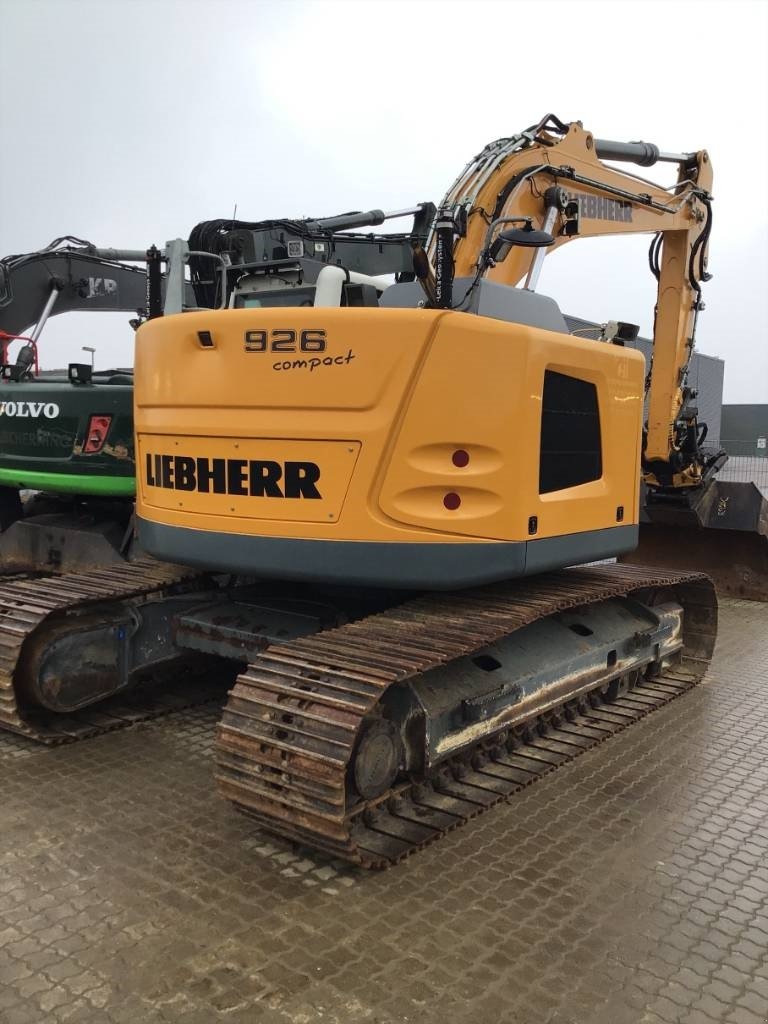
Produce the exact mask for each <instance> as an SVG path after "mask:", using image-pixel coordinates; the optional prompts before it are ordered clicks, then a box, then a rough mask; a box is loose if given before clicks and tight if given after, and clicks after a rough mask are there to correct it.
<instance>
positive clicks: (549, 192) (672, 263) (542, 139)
mask: <svg viewBox="0 0 768 1024" xmlns="http://www.w3.org/2000/svg"><path fill="white" fill-rule="evenodd" d="M604 160H614V161H630V162H634V163H637V164H640V165H641V166H644V167H645V166H650V165H651V164H654V163H656V162H657V161H666V162H672V163H675V164H676V165H677V167H678V175H677V181H676V183H675V184H674V185H673V186H672V187H670V188H664V187H662V186H660V185H655V184H653V183H651V182H649V181H646V180H644V179H642V178H639V177H637V176H636V175H634V174H631V173H628V172H626V171H622V170H618V169H616V168H614V167H611V166H608V165H607V164H606V163H604ZM711 185H712V167H711V163H710V160H709V157H708V154H707V153H706V151H704V150H702V151H699V152H697V153H661V152H659V150H658V148H657V147H656V146H653V145H651V144H649V143H642V142H638V143H617V142H608V141H603V140H600V139H595V138H594V137H593V136H592V135H591V134H590V133H589V132H588V131H585V130H584V128H583V127H582V126H581V124H580V123H578V122H574V123H572V124H569V125H566V124H563V123H562V122H561V121H559V120H558V119H557V118H555V117H553V116H552V115H549V116H548V117H546V118H544V119H543V120H542V121H541V122H540V123H539V124H538V125H537V126H535V127H534V128H531V129H529V130H528V131H526V132H523V133H521V134H520V135H518V136H514V137H512V138H507V139H500V140H498V141H496V142H493V143H491V144H489V145H488V146H486V147H485V148H484V149H483V150H482V152H481V153H479V154H478V155H477V156H476V157H475V158H474V159H473V160H471V161H470V162H469V163H468V164H467V166H466V167H465V168H464V170H463V172H462V173H461V174H460V175H459V177H458V178H457V179H456V181H455V182H454V184H453V185H452V187H451V188H450V189H449V191H448V193H447V194H446V196H445V198H444V199H443V202H442V204H441V207H440V211H439V213H438V217H437V221H436V226H435V230H434V232H433V235H432V237H431V239H430V244H429V247H428V252H429V255H430V257H431V259H432V260H433V261H434V263H435V275H436V284H437V286H438V291H439V293H440V294H438V295H437V301H436V305H439V306H440V305H442V306H449V307H450V306H452V305H453V303H452V296H451V295H450V285H449V286H448V287H449V297H448V300H447V301H446V298H445V294H446V293H445V285H446V284H447V283H448V281H449V279H450V278H451V277H452V276H453V275H454V274H455V276H457V277H460V276H470V277H473V276H474V281H475V282H477V281H478V280H479V278H480V277H481V276H485V277H487V278H488V279H489V280H491V281H495V282H498V283H501V284H507V285H518V284H519V283H520V282H522V281H523V280H524V279H525V280H524V285H523V287H525V288H526V289H528V290H535V287H536V281H537V279H538V275H539V271H540V269H541V264H542V260H543V258H544V250H543V249H541V248H533V249H531V248H527V247H525V246H524V245H523V246H521V245H514V247H513V248H512V249H511V251H509V254H508V255H507V256H506V258H503V261H502V260H501V259H499V258H497V257H495V254H496V253H498V251H499V248H500V243H499V241H498V239H499V236H500V235H502V234H503V233H504V229H505V228H506V227H507V226H508V225H509V224H510V223H514V222H519V221H524V222H525V223H526V224H527V226H528V227H529V228H530V227H537V228H541V229H543V230H544V231H546V232H548V233H551V234H552V235H554V243H553V244H552V245H551V248H553V249H555V248H559V247H561V246H564V245H567V244H568V243H569V242H572V241H573V240H574V239H577V238H585V237H594V236H599V235H618V234H639V233H647V234H651V235H653V236H654V238H653V242H652V244H651V251H650V261H651V269H652V270H653V272H654V274H655V276H656V278H657V281H658V291H657V302H656V318H655V325H654V339H653V340H654V349H653V365H652V369H651V373H650V394H649V412H648V423H647V432H646V438H645V445H644V457H643V468H644V478H645V482H646V484H647V485H649V486H650V487H654V488H655V487H659V488H664V489H674V490H680V489H685V488H691V487H697V486H699V485H700V484H701V483H702V481H703V478H704V475H705V470H706V460H705V457H704V456H703V455H702V453H701V451H700V449H699V443H698V442H699V437H700V432H699V429H698V426H697V423H696V410H695V407H694V406H693V405H692V403H691V398H692V397H693V395H692V393H691V392H690V390H689V389H688V388H687V387H686V385H685V380H686V374H687V369H688V365H689V362H690V358H691V353H692V351H693V345H694V335H695V327H696V319H697V316H698V312H699V310H700V309H701V308H702V302H701V282H702V281H705V280H707V278H708V275H707V273H706V257H707V242H708V238H709V232H710V226H711V195H710V189H711ZM456 234H458V235H459V237H458V239H457V240H456V242H455V245H453V251H452V253H451V252H450V248H451V246H450V240H451V239H452V237H455V235H456ZM494 244H495V247H494ZM502 248H503V247H502ZM507 248H508V247H507ZM441 254H445V255H444V256H443V258H442V259H441ZM446 262H447V263H448V266H447V268H446V266H445V263H446ZM441 285H442V288H441V287H440V286H441ZM465 300H466V296H465ZM453 308H457V307H455V306H454V307H453ZM458 308H461V305H460V304H459V306H458Z"/></svg>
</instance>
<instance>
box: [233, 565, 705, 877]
mask: <svg viewBox="0 0 768 1024" xmlns="http://www.w3.org/2000/svg"><path fill="white" fill-rule="evenodd" d="M638 591H639V592H641V593H640V594H638ZM628 594H638V596H639V597H641V599H645V600H646V601H648V602H649V603H659V602H661V601H665V600H675V601H678V602H679V603H680V604H681V605H682V606H683V608H684V648H683V652H682V660H681V662H680V663H679V664H677V665H675V667H674V668H672V669H669V670H668V671H665V672H663V673H662V674H661V675H658V676H656V677H653V678H645V679H644V680H643V681H642V684H641V685H637V686H635V687H634V688H633V689H632V690H631V691H630V692H629V693H628V694H627V695H626V696H624V697H621V698H619V699H617V700H615V701H612V702H611V703H610V704H608V703H605V702H604V701H602V699H600V698H598V697H597V696H595V695H594V694H593V695H592V697H591V699H587V700H585V699H583V698H581V699H579V700H578V701H571V702H570V703H566V704H564V705H563V706H562V707H561V708H560V709H559V713H558V714H554V715H553V714H552V713H548V714H547V715H544V716H540V717H539V718H538V719H532V720H530V721H528V722H527V723H526V731H525V735H524V736H521V734H520V730H515V731H514V732H507V733H506V734H502V733H499V734H497V736H496V737H495V738H491V740H490V741H485V742H484V743H483V744H482V746H480V747H477V748H475V749H474V750H473V751H471V752H470V753H469V755H468V753H467V752H466V751H463V752H462V753H461V754H460V755H459V756H457V757H455V758H453V759H452V760H451V761H449V762H447V763H444V764H443V765H441V767H440V769H439V770H438V771H437V773H436V774H435V775H434V776H433V777H430V779H429V780H428V781H427V782H423V781H422V782H410V781H406V782H403V783H398V784H396V785H395V786H394V788H393V789H391V790H390V791H389V792H387V793H385V794H384V795H383V796H382V797H379V798H377V799H376V800H375V801H373V802H365V801H362V800H361V799H360V798H359V797H357V796H355V794H354V790H353V789H352V787H351V786H350V783H349V779H348V767H349V765H350V763H351V761H352V758H353V757H354V754H355V750H356V744H357V742H358V739H359V735H360V730H361V726H362V723H363V720H364V719H365V718H366V716H369V715H370V713H371V712H372V710H373V709H374V708H375V706H376V704H377V703H378V702H379V701H380V700H381V697H382V695H383V694H384V692H385V691H386V690H387V689H388V687H390V686H393V685H395V684H398V683H403V682H405V681H406V680H409V679H413V677H415V676H416V675H418V674H420V673H423V672H425V671H427V670H428V669H431V668H434V667H436V666H438V665H444V664H446V663H449V662H451V661H454V660H455V659H457V658H460V657H462V656H465V655H469V654H473V653H475V652H477V651H478V650H480V649H481V648H483V647H485V646H487V645H488V644H491V643H494V642H496V641H498V640H500V639H501V638H502V637H504V636H506V635H508V634H510V633H512V632H513V631H515V630H517V629H519V628H521V627H522V626H525V625H528V624H529V623H531V622H533V621H535V620H537V619H540V618H543V617H544V616H548V615H551V614H554V613H556V612H558V611H563V610H564V609H566V608H573V607H578V606H583V605H586V604H591V603H593V602H597V601H603V600H606V599H608V598H611V597H617V596H622V595H628ZM716 622H717V602H716V598H715V593H714V587H713V585H712V583H711V581H710V580H709V579H708V578H707V577H706V576H704V575H702V574H699V573H674V572H666V571H664V570H657V569H644V568H642V567H636V566H624V565H608V566H597V567H593V568H585V569H570V570H564V571H563V572H559V573H553V574H549V575H547V576H542V577H538V578H537V579H536V580H533V581H514V582H510V583H505V584H499V585H494V586H489V587H484V588H480V589H477V590H472V591H464V592H459V593H454V594H449V595H440V594H429V595H425V596H422V597H419V598H417V599H415V600H413V601H411V602H408V603H407V604H404V605H401V606H399V607H395V608H392V609H390V610H388V611H386V612H382V613H381V614H378V615H373V616H370V617H369V618H366V619H363V620H361V621H358V622H354V623H351V624H349V625H345V626H342V627H340V628H338V629H333V630H329V631H327V632H325V633H321V634H318V635H316V636H313V637H309V638H306V639H303V640H297V641H293V642H291V643H290V644H288V645H279V646H278V645H272V646H270V647H268V648H266V649H265V650H264V651H263V652H262V653H261V654H260V655H259V657H258V658H257V659H256V660H255V661H253V662H252V663H251V664H250V665H249V666H248V669H247V671H245V672H244V673H242V674H241V675H240V676H239V678H238V680H237V682H236V684H235V686H234V688H233V690H232V692H231V694H230V697H229V701H228V703H227V705H226V707H225V710H224V716H223V719H222V723H221V726H220V729H219V736H218V743H217V765H218V770H217V781H218V785H219V788H220V791H221V793H222V794H223V795H224V796H225V797H227V798H228V799H229V800H231V801H232V802H233V803H234V804H235V805H236V806H237V807H238V808H239V809H240V810H242V811H244V812H246V813H247V814H249V815H251V816H253V817H254V818H255V819H256V820H257V821H258V822H259V823H260V824H261V825H262V826H263V827H265V828H266V829H268V830H270V831H272V832H276V833H278V834H280V835H282V836H284V837H288V838H290V839H293V840H295V841H297V842H299V843H302V844H305V845H309V846H314V847H317V848H319V849H322V850H324V851H327V852H329V853H332V854H334V855H335V856H338V857H341V858H344V859H346V860H349V861H352V862H355V863H358V864H362V865H364V866H366V867H379V868H380V867H387V866H389V865H390V864H393V863H395V862H397V861H398V860H400V859H402V858H403V857H405V856H407V855H408V854H410V853H412V852H413V851H414V850H417V849H419V848H420V847H422V846H424V845H426V844H427V843H429V842H432V841H433V840H434V839H436V838H438V837H439V836H441V835H442V834H444V833H445V832H447V831H448V830H450V829H452V828H455V827H456V826H458V825H461V824H463V823H464V822H465V821H467V820H468V819H470V818H472V817H474V816H475V815H477V814H479V813H480V812H482V811H484V810H486V809H487V808H488V807H490V806H492V805H493V804H495V803H497V802H498V801H500V800H503V799H505V798H507V797H508V796H510V795H511V794H512V793H514V792H515V791H517V790H519V789H521V788H522V787H524V786H527V785H528V784H530V783H531V782H534V781H535V780H536V779H538V778H540V777H541V776H542V775H543V774H545V773H546V772H548V771H550V770H552V769H553V768H555V767H557V766H559V765H561V764H563V763H565V762H567V761H569V760H570V759H571V758H573V757H575V756H576V755H577V754H579V753H581V752H582V751H584V750H586V749H588V748H589V747H591V746H593V745H594V744H596V743H599V742H601V741H602V740H604V739H606V738H608V737H609V736H611V735H612V734H613V733H615V732H618V731H619V730H621V729H623V728H625V727H626V726H628V725H630V724H632V723H633V722H635V721H637V720H638V719H639V718H642V717H643V716H644V715H646V714H648V713H649V712H650V711H653V710H655V709H656V708H658V707H661V706H662V705H664V704H666V703H667V702H668V701H670V700H672V699H674V698H675V697H677V696H679V695H680V694H681V693H684V692H685V691H686V690H687V689H689V688H690V687H691V686H694V685H695V684H696V683H697V682H698V681H699V680H700V679H701V678H702V676H703V675H704V672H705V671H706V668H707V665H708V664H709V661H710V658H711V655H712V650H713V648H714V641H715V633H716Z"/></svg>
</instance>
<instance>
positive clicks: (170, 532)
mask: <svg viewBox="0 0 768 1024" xmlns="http://www.w3.org/2000/svg"><path fill="white" fill-rule="evenodd" d="M137 525H138V532H139V541H140V543H141V546H142V548H143V549H144V550H145V551H147V552H148V553H149V554H150V555H154V556H155V558H160V559H163V560H164V561H167V562H178V563H181V564H183V565H193V566H196V567H198V568H201V569H216V570H220V571H222V572H235V573H239V574H244V575H255V576H266V577H274V578H277V579H286V580H307V581H323V582H326V583H344V584H355V585H358V584H359V585H363V586H380V587H408V588H417V589H430V590H433V589H434V590H452V589H455V588H457V587H471V586H477V585H478V584H480V583H493V582H496V581H497V580H505V579H513V578H514V577H516V576H530V575H533V574H535V573H539V572H544V571H546V570H547V569H561V568H563V567H564V566H566V565H575V564H577V563H579V562H589V561H596V560H597V559H599V558H611V557H612V556H614V555H619V554H624V553H625V552H627V551H632V550H633V548H635V547H637V540H638V528H637V526H615V527H612V528H610V529H607V530H591V531H589V532H587V533H577V534H572V535H570V536H567V537H551V538H545V539H542V540H535V541H528V542H525V541H520V542H515V543H508V542H504V541H499V542H496V543H490V544H488V543H478V542H477V541H467V543H466V544H462V543H458V544H419V543H409V544H396V543H369V542H367V541H334V540H294V539H292V538H286V537H249V536H244V535H243V534H237V533H217V532H213V531H209V530H191V529H185V528H184V527H178V526H165V525H164V524H162V523H152V522H149V521H148V520H146V519H141V518H140V517H137Z"/></svg>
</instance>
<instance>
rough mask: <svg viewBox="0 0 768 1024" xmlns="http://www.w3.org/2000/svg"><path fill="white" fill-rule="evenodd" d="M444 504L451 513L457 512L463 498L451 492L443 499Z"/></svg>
mask: <svg viewBox="0 0 768 1024" xmlns="http://www.w3.org/2000/svg"><path fill="white" fill-rule="evenodd" d="M443 504H444V505H445V507H446V508H447V509H448V511H449V512H455V511H456V509H457V508H458V507H459V505H460V504H461V498H460V497H459V496H458V494H456V492H455V491H449V492H448V493H447V494H446V496H445V497H444V498H443Z"/></svg>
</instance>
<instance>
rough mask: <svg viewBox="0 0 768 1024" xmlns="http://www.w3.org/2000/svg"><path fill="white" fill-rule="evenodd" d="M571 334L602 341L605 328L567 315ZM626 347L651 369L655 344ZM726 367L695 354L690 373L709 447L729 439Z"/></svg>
mask: <svg viewBox="0 0 768 1024" xmlns="http://www.w3.org/2000/svg"><path fill="white" fill-rule="evenodd" d="M565 321H566V323H567V324H568V330H569V331H570V332H571V333H572V334H574V333H578V334H580V335H581V336H582V337H585V338H595V339H597V338H599V336H600V332H601V330H602V327H601V326H600V325H599V324H595V323H593V322H592V321H591V320H582V319H581V318H580V317H577V316H568V315H566V317H565ZM627 347H629V348H636V349H637V350H638V351H639V352H642V353H643V355H644V356H645V365H646V368H647V367H648V366H649V365H650V360H651V352H652V350H653V342H652V341H651V340H650V338H638V339H637V340H636V341H633V342H632V343H631V344H630V345H628V346H627ZM724 370H725V363H724V362H723V360H722V359H718V358H717V357H716V356H708V355H705V354H704V353H703V352H694V353H693V358H692V359H691V365H690V368H689V370H688V386H689V387H692V388H695V389H696V390H697V391H698V392H699V394H698V396H697V398H696V399H695V402H694V404H695V405H696V406H698V409H699V422H700V423H706V424H707V440H706V444H707V446H715V447H717V446H719V445H720V443H721V438H722V437H727V436H728V435H727V434H726V433H725V430H724V428H723V427H722V426H721V418H722V414H723V375H724ZM733 408H742V409H747V408H763V409H765V408H766V406H762V407H759V406H752V407H750V406H735V407H733Z"/></svg>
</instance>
